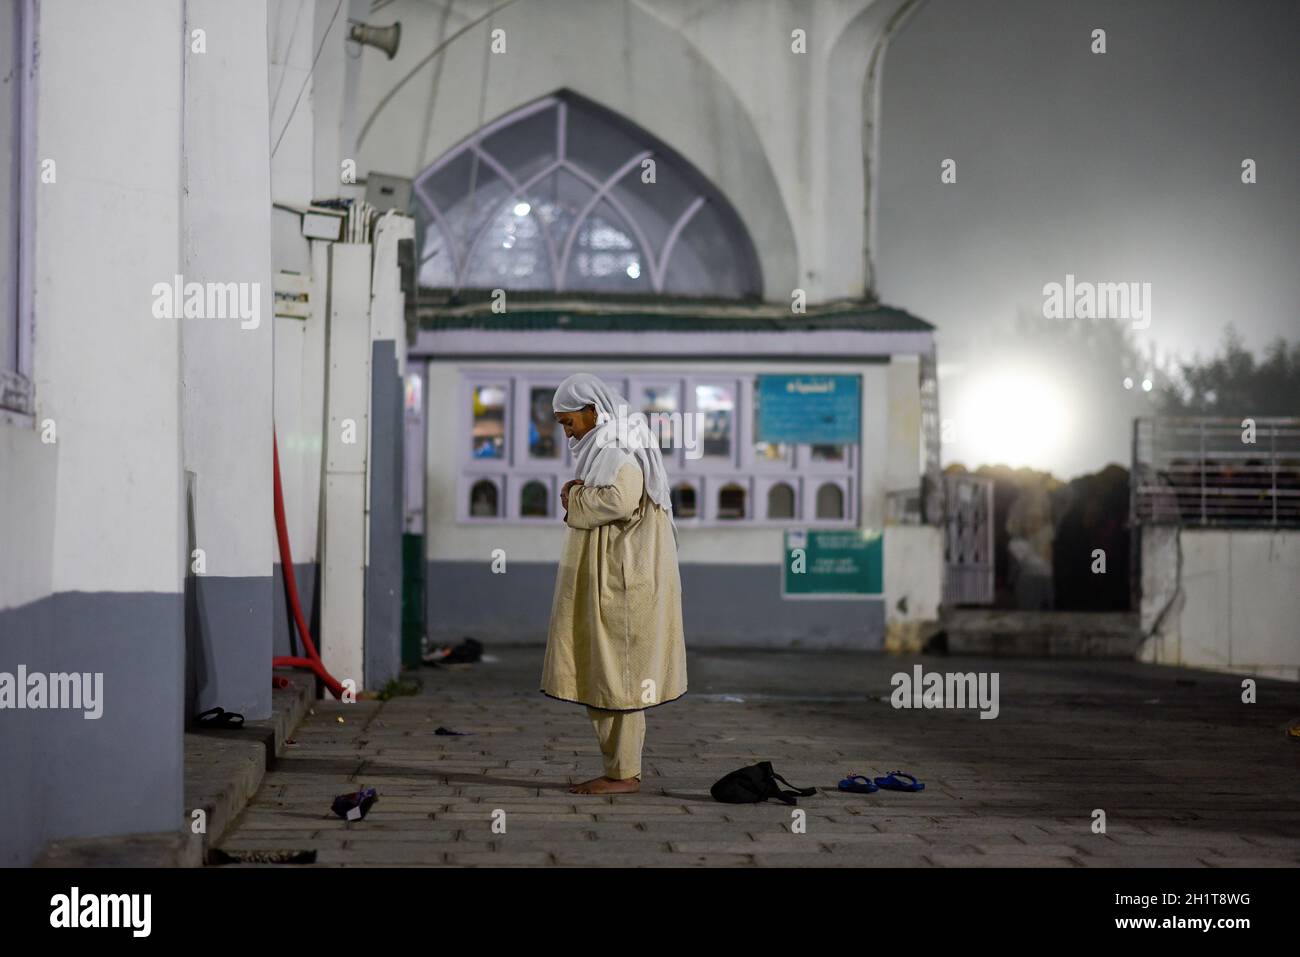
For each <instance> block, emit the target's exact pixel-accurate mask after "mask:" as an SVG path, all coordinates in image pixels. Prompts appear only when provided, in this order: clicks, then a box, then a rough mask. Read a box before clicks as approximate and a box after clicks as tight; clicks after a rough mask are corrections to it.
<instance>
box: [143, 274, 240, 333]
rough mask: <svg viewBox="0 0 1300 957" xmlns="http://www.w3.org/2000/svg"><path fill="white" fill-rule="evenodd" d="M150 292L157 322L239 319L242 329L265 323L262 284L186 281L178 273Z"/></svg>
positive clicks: (154, 285)
mask: <svg viewBox="0 0 1300 957" xmlns="http://www.w3.org/2000/svg"><path fill="white" fill-rule="evenodd" d="M151 292H152V294H153V314H154V318H155V319H239V320H240V323H239V328H241V329H256V328H257V327H258V326H260V325H261V324H262V284H261V283H257V282H208V283H202V282H186V281H185V277H184V276H182V275H180V274H177V275H175V276H173V277H172V281H171V282H156V283H154V284H153V289H152V290H151Z"/></svg>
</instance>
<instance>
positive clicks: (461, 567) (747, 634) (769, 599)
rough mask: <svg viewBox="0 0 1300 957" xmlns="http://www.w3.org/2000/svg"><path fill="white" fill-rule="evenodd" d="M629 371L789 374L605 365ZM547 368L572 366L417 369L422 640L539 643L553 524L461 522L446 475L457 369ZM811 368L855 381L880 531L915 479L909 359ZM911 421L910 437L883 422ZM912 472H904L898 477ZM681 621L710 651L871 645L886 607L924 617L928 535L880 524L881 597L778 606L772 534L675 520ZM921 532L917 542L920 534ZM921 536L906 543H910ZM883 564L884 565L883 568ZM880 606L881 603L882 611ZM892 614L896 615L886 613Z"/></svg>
mask: <svg viewBox="0 0 1300 957" xmlns="http://www.w3.org/2000/svg"><path fill="white" fill-rule="evenodd" d="M605 365H609V366H611V372H612V371H618V372H627V373H628V374H631V375H637V374H654V373H658V374H660V375H677V376H683V375H691V374H696V373H709V374H717V375H719V376H721V375H726V374H728V373H735V374H745V373H755V372H767V371H791V369H792V368H794V367H791V366H781V365H774V364H771V363H768V364H764V363H757V362H699V361H684V362H677V363H672V364H667V363H663V362H653V363H651V362H636V361H629V362H627V363H609V362H607V363H605ZM512 369H516V370H519V371H530V372H534V371H536V372H548V371H551V372H553V373H554V374H556V375H557V376H558V377H563V376H564V375H568V374H569V373H571V372H573V371H574V369H573V367H572V363H571V362H569V363H564V364H560V363H555V362H549V363H548V362H543V361H537V362H530V363H501V362H497V363H492V362H482V363H472V362H460V363H444V362H437V361H434V362H430V363H429V378H428V383H427V389H428V410H429V415H428V430H427V434H428V449H429V452H428V456H427V472H426V525H425V527H426V539H425V541H426V553H427V560H428V563H429V566H428V573H427V584H426V591H427V607H428V622H429V631H430V634H432V635H434V636H435V637H437V638H439V639H447V640H452V639H459V637H460V636H461V635H462V634H475V635H477V636H479V637H481V638H485V639H492V640H498V641H500V640H506V641H534V640H543V639H544V637H545V629H546V622H547V620H548V617H549V612H550V601H551V595H552V591H553V588H554V583H555V559H556V556H558V555H559V553H560V550H561V546H562V540H563V536H564V533H565V529H564V527H563V525H562V524H561V523H560V522H559V521H558V520H557V521H555V522H547V523H545V524H538V525H524V524H518V523H515V524H511V523H481V524H478V523H474V522H465V521H459V520H458V519H457V515H458V507H457V506H458V505H459V500H458V498H459V496H460V494H461V488H460V485H459V482H458V478H459V475H460V471H461V463H462V460H461V458H460V455H459V450H460V448H461V446H462V444H463V443H464V441H465V435H466V432H465V423H462V422H461V420H460V419H461V408H462V402H461V388H462V386H461V381H462V380H461V375H462V374H463V373H466V372H470V373H472V372H473V370H491V371H498V372H499V371H503V370H512ZM816 371H817V372H819V373H823V372H824V373H827V374H830V373H845V374H856V375H861V376H862V393H863V398H862V416H863V440H862V444H861V446H860V461H861V467H860V473H859V476H860V482H859V487H858V503H857V507H858V514H859V523H858V524H859V525H860V526H861V527H864V528H880V527H881V526H882V524H883V521H884V509H885V494H886V492H888V491H892V490H895V489H899V488H916V486H917V485H918V484H919V482H920V454H919V444H918V443H919V431H920V418H919V416H920V396H919V389H918V386H917V365H916V362H915V359H914V357H895V360H894V361H893V362H890V363H844V364H843V365H839V364H825V365H823V364H819V365H818V366H817V369H816ZM896 422H903V423H908V422H912V423H915V431H916V435H915V436H914V435H912V434H911V433H910V432H909V431H908V430H907V429H906V428H896V427H894V425H893V424H892V423H896ZM909 469H910V471H909ZM679 532H680V537H679V549H680V550H679V561H680V563H681V568H682V578H683V614H684V616H685V617H686V619H687V622H686V623H687V627H688V630H689V631H690V633H691V636H692V640H694V641H696V642H699V643H701V644H704V645H709V646H725V645H730V646H750V647H756V646H757V647H763V646H771V647H791V646H796V645H798V646H802V647H825V648H831V647H855V648H878V647H880V645H881V642H882V640H883V634H884V627H885V605H886V601H889V602H892V605H896V604H897V601H898V599H899V598H901V597H903V596H904V595H908V596H910V598H909V606H910V608H911V612H910V615H909V616H908V617H909V619H911V618H915V617H916V616H917V615H924V614H926V610H927V609H930V610H932V611H933V612H934V613H933V614H929V615H928V617H930V618H935V617H937V605H938V598H939V594H940V581H941V578H940V576H941V574H942V548H941V539H939V538H938V536H937V530H929V529H926V530H921V531H920V533H918V532H915V531H913V530H911V529H906V528H903V527H890V528H888V529H886V530H885V533H886V600H871V601H834V600H832V601H811V600H800V601H797V602H796V601H783V600H782V599H781V597H780V570H781V561H782V555H783V528H782V527H781V526H779V525H773V526H741V525H735V526H723V527H717V526H710V527H698V528H692V527H690V526H689V525H688V524H686V523H682V524H681V525H680V526H679ZM930 532H933V534H929V535H926V534H924V533H930ZM918 534H921V538H920V539H918V538H917V535H918ZM498 548H500V549H504V550H505V552H506V555H507V562H508V565H507V568H508V571H507V573H506V575H505V576H500V575H493V574H492V572H491V568H490V566H491V560H492V552H493V550H494V549H498ZM891 563H892V568H891ZM892 605H891V606H892ZM895 614H896V615H898V614H901V612H895Z"/></svg>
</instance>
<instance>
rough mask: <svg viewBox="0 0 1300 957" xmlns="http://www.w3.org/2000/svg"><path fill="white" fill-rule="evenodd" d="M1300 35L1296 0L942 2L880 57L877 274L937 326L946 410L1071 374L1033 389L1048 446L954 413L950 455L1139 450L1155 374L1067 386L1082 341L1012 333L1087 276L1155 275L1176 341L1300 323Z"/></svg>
mask: <svg viewBox="0 0 1300 957" xmlns="http://www.w3.org/2000/svg"><path fill="white" fill-rule="evenodd" d="M1095 28H1101V29H1104V30H1105V31H1106V47H1107V52H1106V53H1104V54H1095V53H1093V52H1092V51H1091V45H1092V42H1093V41H1092V31H1093V30H1094V29H1095ZM1297 41H1300V3H1297V2H1273V0H1236V2H1221V0H1214V2H1210V0H1182V2H1175V0H1141V2H1133V0H1124V2H1091V0H1090V2H1061V0H1032V2H1030V0H929V2H928V3H926V4H925V6H924V7H922V8H921V9H920V11H919V12H917V13H916V14H915V15H914V16H913V17H912V19H911V20H910V21H909V22H908V23H907V24H906V26H905V27H904V29H903V30H902V32H901V33H900V34H899V35H898V36H897V37H896V38H895V40H894V42H893V43H892V45H891V46H890V48H889V52H888V55H887V57H886V60H885V67H884V87H883V89H884V93H883V101H884V116H883V123H882V149H883V153H882V157H881V172H880V177H881V178H880V196H879V201H880V220H879V241H878V249H877V253H876V264H877V269H878V286H877V291H878V292H879V294H880V296H881V298H882V299H883V300H884V301H885V302H887V303H889V304H890V305H895V306H899V307H902V308H905V309H908V310H909V311H912V312H914V313H915V314H917V315H919V316H921V317H923V318H925V319H927V320H929V321H931V322H933V323H934V324H935V325H936V326H938V328H939V331H940V339H939V360H940V364H941V380H940V387H941V401H942V403H943V415H944V417H945V418H949V419H951V420H952V421H953V422H957V420H958V419H960V418H961V417H962V416H963V414H967V415H969V414H971V413H972V410H973V409H975V408H977V407H978V408H980V409H987V408H988V407H989V404H988V402H983V404H981V403H980V402H978V401H977V399H980V398H981V397H980V396H979V395H977V393H978V392H979V391H980V390H985V391H987V389H988V388H989V386H988V383H989V381H990V377H992V378H993V380H994V381H995V382H998V383H1000V386H999V388H1000V389H1001V391H1002V392H1003V393H1005V394H1006V395H1007V396H1014V395H1015V394H1016V392H1017V390H1018V389H1019V386H1017V385H1016V384H1015V383H1014V382H1013V381H1012V380H1013V379H1014V375H1015V371H1014V370H1021V371H1024V370H1029V371H1028V372H1027V373H1026V374H1028V375H1029V376H1030V377H1031V378H1036V380H1037V382H1038V384H1039V386H1041V388H1043V389H1046V390H1052V389H1055V390H1056V391H1055V393H1054V394H1053V395H1052V396H1051V397H1050V401H1047V400H1046V399H1044V401H1043V402H1038V401H1037V398H1038V397H1036V396H1035V394H1034V387H1032V386H1029V387H1026V389H1025V390H1022V391H1026V392H1027V394H1025V395H1023V396H1022V401H1023V402H1025V403H1026V404H1029V405H1033V404H1038V405H1045V406H1053V405H1055V406H1060V407H1062V409H1063V414H1062V418H1063V421H1060V422H1056V423H1055V424H1053V420H1052V417H1051V415H1050V414H1046V413H1041V410H1040V415H1046V418H1045V419H1042V421H1036V422H1034V423H1033V427H1034V428H1035V429H1039V430H1046V431H1055V432H1060V433H1063V434H1062V435H1057V436H1055V437H1054V439H1053V440H1052V441H1046V440H1045V441H1043V442H1037V441H1035V440H1034V439H1033V438H1032V437H1026V436H1025V435H1024V434H1023V433H1024V431H1025V430H1024V428H1021V436H1020V439H1019V440H1018V441H1010V442H1000V443H999V442H994V443H993V446H995V447H996V448H991V447H990V445H989V443H987V442H985V443H978V442H973V441H968V442H963V439H962V435H963V433H966V432H969V430H968V429H955V431H957V433H958V436H959V438H958V439H957V441H954V442H949V443H948V444H947V445H946V446H945V449H944V459H945V461H954V460H959V459H960V460H962V461H964V462H965V463H966V464H968V465H974V464H980V462H979V461H978V460H979V459H981V458H984V457H996V456H995V455H993V453H994V452H995V451H996V452H1000V453H1004V457H1005V458H1007V459H1014V458H1017V457H1019V458H1023V459H1024V462H1016V461H1009V462H1008V464H1013V465H1018V464H1031V465H1035V466H1037V467H1044V468H1052V469H1053V470H1058V471H1060V472H1062V473H1066V474H1073V473H1075V472H1078V471H1081V470H1084V469H1090V468H1096V467H1099V466H1101V465H1104V464H1105V463H1106V462H1107V461H1118V462H1120V463H1122V464H1125V463H1126V460H1127V448H1128V434H1129V424H1128V420H1129V419H1130V418H1131V415H1132V414H1133V413H1134V411H1135V410H1137V411H1139V412H1140V411H1141V410H1142V404H1141V402H1142V399H1143V397H1142V396H1141V395H1140V387H1139V389H1138V390H1137V394H1136V395H1135V394H1133V393H1129V394H1127V395H1126V394H1123V388H1122V386H1120V385H1118V383H1117V382H1116V381H1113V380H1114V379H1115V378H1116V377H1113V376H1109V375H1105V376H1104V378H1105V380H1106V381H1104V382H1101V381H1096V374H1094V375H1093V379H1092V380H1089V381H1073V382H1069V383H1068V384H1067V385H1068V388H1067V387H1066V386H1063V385H1062V383H1065V381H1066V380H1065V378H1064V376H1065V374H1066V373H1068V372H1069V371H1070V370H1069V369H1068V368H1066V366H1068V364H1069V360H1068V350H1064V351H1063V350H1060V349H1058V350H1055V352H1052V351H1051V350H1049V351H1048V352H1047V353H1039V352H1033V351H1031V352H1025V350H1024V349H1022V348H1021V345H1020V343H1018V342H1017V340H1016V339H1015V337H1014V336H1012V335H1011V333H1010V331H1009V328H1010V325H1011V323H1012V321H1013V320H1014V318H1015V316H1016V314H1017V312H1018V311H1019V312H1024V313H1032V314H1037V315H1038V316H1041V314H1042V308H1043V305H1042V304H1043V291H1042V290H1043V286H1044V284H1045V283H1050V282H1060V283H1064V282H1065V277H1066V274H1067V273H1072V274H1074V275H1075V276H1076V278H1077V279H1078V280H1080V281H1091V282H1138V283H1143V282H1146V283H1150V284H1151V323H1150V327H1149V328H1148V329H1146V330H1144V331H1135V332H1134V337H1135V342H1136V344H1137V346H1138V348H1139V349H1140V350H1141V351H1142V352H1143V353H1144V354H1145V353H1147V352H1148V351H1149V350H1150V349H1151V348H1152V346H1153V345H1154V348H1155V349H1156V351H1157V355H1158V358H1165V359H1167V358H1168V357H1171V356H1182V357H1187V358H1190V357H1191V356H1192V355H1193V353H1194V352H1197V351H1199V352H1200V354H1202V355H1208V354H1210V353H1212V352H1213V351H1214V350H1215V349H1216V348H1217V347H1218V345H1219V344H1220V342H1221V339H1222V334H1223V330H1224V327H1225V325H1226V324H1227V323H1228V322H1230V321H1231V322H1232V323H1234V324H1235V326H1236V328H1237V329H1238V331H1239V332H1240V333H1241V334H1242V336H1243V338H1244V339H1245V342H1246V344H1247V346H1249V347H1251V348H1254V349H1256V350H1258V349H1259V348H1260V347H1262V346H1263V345H1265V344H1266V343H1267V342H1268V341H1269V340H1271V339H1272V338H1274V337H1276V336H1278V335H1285V336H1287V337H1288V339H1290V340H1291V341H1295V340H1296V339H1297V338H1300V321H1298V319H1297V315H1298V309H1297V302H1298V301H1300V268H1298V267H1300V215H1297V213H1300V174H1298V173H1297V168H1296V159H1297V157H1300V123H1298V122H1297V115H1298V113H1300V110H1298V106H1300V56H1297V50H1298V49H1300V43H1298V42H1297ZM948 158H952V159H954V160H956V162H957V182H956V183H954V184H943V183H941V182H940V165H941V163H942V162H943V160H945V159H948ZM1246 158H1250V159H1253V160H1255V161H1256V163H1257V174H1256V175H1257V182H1256V183H1255V184H1254V185H1244V184H1243V183H1242V181H1241V163H1242V160H1243V159H1246ZM1057 321H1058V322H1062V323H1067V322H1069V321H1070V320H1057ZM1130 325H1132V324H1131V323H1130ZM1063 355H1064V356H1065V358H1064V359H1063V358H1062V356H1063ZM1063 363H1064V364H1063ZM1004 366H1005V367H1007V368H1008V369H1011V370H1012V371H1008V373H1007V376H1005V377H999V369H1000V368H1002V367H1004ZM1013 367H1014V368H1013ZM1153 367H1154V365H1153ZM1076 372H1077V370H1076ZM1141 374H1142V373H1141V372H1139V374H1138V378H1139V381H1140V378H1141ZM1053 383H1055V384H1053ZM1115 391H1118V392H1119V393H1120V394H1119V395H1117V396H1112V394H1111V393H1112V392H1115ZM983 398H985V399H987V396H984V397H983ZM1297 414H1300V410H1297ZM1022 425H1023V424H1022ZM1006 427H1008V428H1013V429H1014V428H1017V426H1016V424H1015V422H1014V421H1013V422H1011V423H1009V424H1007V426H1006Z"/></svg>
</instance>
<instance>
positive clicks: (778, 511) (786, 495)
mask: <svg viewBox="0 0 1300 957" xmlns="http://www.w3.org/2000/svg"><path fill="white" fill-rule="evenodd" d="M767 517H768V518H794V489H792V488H791V487H790V486H789V484H787V483H786V482H778V483H777V484H776V485H773V486H772V487H771V488H770V489H768V490H767Z"/></svg>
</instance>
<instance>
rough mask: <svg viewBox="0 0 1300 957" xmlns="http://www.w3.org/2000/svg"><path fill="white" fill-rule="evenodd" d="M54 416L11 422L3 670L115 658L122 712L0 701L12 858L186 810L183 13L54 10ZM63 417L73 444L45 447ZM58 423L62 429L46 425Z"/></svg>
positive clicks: (41, 141)
mask: <svg viewBox="0 0 1300 957" xmlns="http://www.w3.org/2000/svg"><path fill="white" fill-rule="evenodd" d="M38 31H39V33H38V37H39V48H40V51H41V60H40V69H39V81H38V82H39V86H38V90H37V95H36V103H35V108H36V134H37V152H38V155H39V156H40V157H42V158H49V159H53V160H54V161H55V162H56V171H57V179H56V181H55V182H54V183H43V184H38V185H36V187H35V189H36V197H35V205H36V248H35V263H34V269H35V275H34V283H35V329H36V351H35V356H34V370H35V384H36V416H35V424H34V426H33V425H24V424H21V423H14V422H12V421H0V466H2V467H0V481H3V483H4V487H3V493H2V494H0V529H3V533H2V534H0V672H8V673H13V672H15V670H16V668H17V666H18V665H25V666H26V667H27V668H28V669H29V671H40V672H47V673H48V672H60V671H62V672H74V671H75V672H92V673H93V672H103V675H104V677H103V696H104V703H103V715H102V717H100V718H99V719H97V720H86V719H84V718H83V717H82V714H81V712H74V711H54V710H24V711H12V710H7V709H6V710H3V711H0V767H3V768H4V769H5V780H6V785H7V787H8V788H9V790H10V792H11V793H12V794H14V795H17V796H19V798H18V799H17V800H15V801H12V802H10V806H9V808H8V810H7V812H6V813H5V814H4V815H0V864H6V865H21V864H26V863H28V862H30V861H31V860H32V858H33V857H34V856H35V855H36V854H37V853H38V852H39V850H40V848H41V847H42V846H43V845H44V843H45V842H46V841H48V840H50V839H53V838H58V837H66V836H93V835H103V834H113V833H126V832H133V831H161V830H175V829H178V828H179V826H180V824H181V821H182V786H181V761H182V755H181V728H182V719H183V716H182V707H183V687H184V671H183V668H184V643H183V642H184V608H183V599H182V576H183V572H184V568H185V564H184V554H183V547H184V541H185V536H184V531H183V528H184V525H183V522H184V512H183V502H182V489H183V481H182V442H181V405H180V389H179V385H178V383H179V381H180V355H181V351H180V350H181V343H180V334H181V330H180V327H179V325H178V324H177V323H175V322H169V321H167V320H160V319H156V318H154V316H153V315H152V312H151V305H152V294H151V290H152V287H153V284H154V283H156V282H159V281H167V280H169V279H170V277H171V276H172V275H174V274H175V273H176V272H178V271H179V268H180V251H179V244H178V237H179V236H180V235H181V222H182V220H181V207H180V199H179V197H180V195H181V185H182V184H181V178H180V177H181V155H182V154H181V130H182V107H183V101H182V97H181V82H180V78H181V71H182V56H183V44H182V42H181V38H182V35H183V34H182V23H181V20H180V7H179V6H174V5H170V4H158V3H149V2H143V0H126V2H123V3H116V4H112V5H111V6H110V5H106V4H105V5H99V4H90V5H87V4H83V3H78V2H75V0H46V2H43V3H41V4H40V20H39V26H38ZM49 427H52V428H53V429H54V432H53V434H54V437H55V439H56V441H54V442H50V443H43V442H42V441H41V438H42V433H43V432H45V429H46V428H49ZM46 434H48V433H46Z"/></svg>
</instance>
